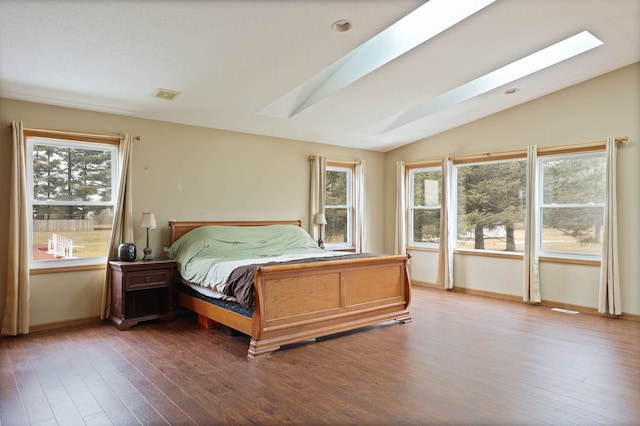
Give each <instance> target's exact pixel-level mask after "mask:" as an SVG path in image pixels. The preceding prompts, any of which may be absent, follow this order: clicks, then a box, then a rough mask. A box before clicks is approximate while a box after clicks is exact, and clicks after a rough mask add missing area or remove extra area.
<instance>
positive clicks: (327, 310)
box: [248, 255, 411, 358]
mask: <svg viewBox="0 0 640 426" xmlns="http://www.w3.org/2000/svg"><path fill="white" fill-rule="evenodd" d="M407 260H408V256H406V255H397V256H382V257H370V258H362V259H350V260H335V261H326V262H317V263H315V262H314V263H305V264H294V265H277V266H263V267H260V268H258V269H257V270H256V272H255V275H254V279H255V292H256V293H255V303H256V306H255V311H254V314H253V319H252V331H251V343H250V345H249V353H248V356H249V358H259V357H263V356H266V355H268V354H270V353H271V352H273V351H275V350H277V349H279V348H280V347H281V346H282V345H286V344H291V343H296V342H301V341H304V340H308V339H313V338H317V337H322V336H327V335H330V334H335V333H339V332H343V331H347V330H353V329H356V328H360V327H364V326H367V325H371V324H376V323H380V322H385V321H390V320H397V321H400V322H410V321H411V315H410V314H409V311H408V310H407V307H408V306H409V303H410V300H411V283H410V279H409V274H408V267H407Z"/></svg>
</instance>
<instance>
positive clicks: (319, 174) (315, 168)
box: [309, 156, 327, 241]
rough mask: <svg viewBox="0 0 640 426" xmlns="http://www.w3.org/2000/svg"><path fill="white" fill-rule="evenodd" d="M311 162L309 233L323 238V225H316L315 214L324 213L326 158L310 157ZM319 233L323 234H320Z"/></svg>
mask: <svg viewBox="0 0 640 426" xmlns="http://www.w3.org/2000/svg"><path fill="white" fill-rule="evenodd" d="M310 162H311V180H310V181H311V186H310V188H309V235H311V236H312V237H313V239H314V240H316V241H318V240H319V239H320V238H322V240H324V227H322V226H320V225H316V224H315V223H314V219H315V217H316V214H318V213H324V197H325V191H326V182H325V181H326V176H327V158H326V157H323V156H319V157H312V159H311V160H310ZM321 233H322V234H323V235H321Z"/></svg>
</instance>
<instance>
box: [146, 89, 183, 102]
mask: <svg viewBox="0 0 640 426" xmlns="http://www.w3.org/2000/svg"><path fill="white" fill-rule="evenodd" d="M179 94H180V92H176V91H175V90H167V89H158V90H157V91H156V93H155V95H153V96H154V97H156V98H158V99H165V100H167V101H172V100H174V99H175V98H177V97H178V95H179Z"/></svg>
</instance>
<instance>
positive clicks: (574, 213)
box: [538, 153, 606, 258]
mask: <svg viewBox="0 0 640 426" xmlns="http://www.w3.org/2000/svg"><path fill="white" fill-rule="evenodd" d="M605 167H606V166H605V154H604V153H589V154H573V155H562V156H545V157H540V158H539V159H538V170H539V178H540V184H539V185H538V188H539V191H540V194H539V197H538V198H539V200H540V218H541V220H540V223H541V226H540V230H539V235H540V238H539V239H538V240H539V241H540V247H539V251H540V253H541V254H543V255H546V256H552V257H553V256H555V257H558V256H560V255H563V257H567V256H566V255H567V254H568V255H569V257H578V258H580V257H584V258H593V257H598V258H599V256H600V255H601V250H602V235H603V233H602V224H603V222H604V202H605V179H606V171H605Z"/></svg>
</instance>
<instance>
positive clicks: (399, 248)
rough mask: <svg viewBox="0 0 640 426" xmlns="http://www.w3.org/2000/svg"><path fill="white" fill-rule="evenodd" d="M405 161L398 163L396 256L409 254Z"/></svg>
mask: <svg viewBox="0 0 640 426" xmlns="http://www.w3.org/2000/svg"><path fill="white" fill-rule="evenodd" d="M405 171H406V164H405V162H404V161H398V162H397V163H396V235H395V254H406V253H407V211H406V205H407V191H406V189H405V187H406V183H405Z"/></svg>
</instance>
